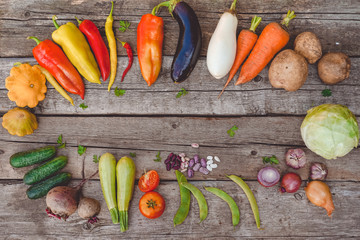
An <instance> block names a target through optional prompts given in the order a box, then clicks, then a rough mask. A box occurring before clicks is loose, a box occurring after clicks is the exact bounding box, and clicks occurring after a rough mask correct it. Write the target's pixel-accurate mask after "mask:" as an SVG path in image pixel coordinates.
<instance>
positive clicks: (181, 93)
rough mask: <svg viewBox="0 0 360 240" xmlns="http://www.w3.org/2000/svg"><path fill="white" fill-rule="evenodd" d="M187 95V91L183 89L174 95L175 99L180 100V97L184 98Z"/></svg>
mask: <svg viewBox="0 0 360 240" xmlns="http://www.w3.org/2000/svg"><path fill="white" fill-rule="evenodd" d="M186 94H188V91H186V90H185V88H181V89H180V91H179V92H178V93H177V94H176V98H180V97H181V96H185V95H186Z"/></svg>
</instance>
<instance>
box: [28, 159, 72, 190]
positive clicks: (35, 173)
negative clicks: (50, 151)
mask: <svg viewBox="0 0 360 240" xmlns="http://www.w3.org/2000/svg"><path fill="white" fill-rule="evenodd" d="M67 162H68V160H67V157H65V156H60V157H56V158H54V159H53V160H51V161H48V162H46V163H44V164H42V165H40V166H38V167H36V168H34V169H32V170H30V171H29V172H27V173H26V174H25V176H24V183H25V184H27V185H32V184H35V183H38V182H40V181H41V180H44V179H45V178H47V177H49V176H51V175H53V174H54V173H56V172H57V171H59V170H60V169H62V168H64V167H65V166H66V164H67Z"/></svg>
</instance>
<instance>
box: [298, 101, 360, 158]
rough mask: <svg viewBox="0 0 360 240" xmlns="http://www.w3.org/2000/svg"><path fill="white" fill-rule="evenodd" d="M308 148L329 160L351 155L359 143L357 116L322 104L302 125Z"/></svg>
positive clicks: (311, 110)
mask: <svg viewBox="0 0 360 240" xmlns="http://www.w3.org/2000/svg"><path fill="white" fill-rule="evenodd" d="M301 136H302V139H303V140H304V142H305V144H306V146H307V147H308V148H309V149H310V150H311V151H313V152H315V153H316V154H318V155H320V156H322V157H323V158H326V159H335V158H337V157H342V156H345V155H346V154H348V153H349V152H350V151H351V150H352V149H353V148H354V147H357V146H358V143H359V127H358V123H357V121H356V118H355V116H354V114H353V113H352V112H351V111H350V110H349V109H348V108H347V107H345V106H342V105H339V104H323V105H320V106H317V107H314V108H312V109H310V110H308V112H307V115H306V117H305V119H304V121H303V123H302V124H301Z"/></svg>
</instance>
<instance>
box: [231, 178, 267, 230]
mask: <svg viewBox="0 0 360 240" xmlns="http://www.w3.org/2000/svg"><path fill="white" fill-rule="evenodd" d="M227 177H228V178H230V179H231V180H233V181H234V182H235V183H236V184H237V185H239V186H240V187H241V188H242V190H243V191H244V192H245V194H246V196H247V198H248V200H249V202H250V206H251V209H252V211H253V213H254V217H255V222H256V226H257V228H258V229H261V228H260V214H259V208H258V205H257V203H256V199H255V196H254V194H253V193H252V191H251V189H250V188H249V186H248V185H247V184H246V183H245V182H244V181H243V180H242V179H241V178H240V177H238V176H235V175H230V176H227Z"/></svg>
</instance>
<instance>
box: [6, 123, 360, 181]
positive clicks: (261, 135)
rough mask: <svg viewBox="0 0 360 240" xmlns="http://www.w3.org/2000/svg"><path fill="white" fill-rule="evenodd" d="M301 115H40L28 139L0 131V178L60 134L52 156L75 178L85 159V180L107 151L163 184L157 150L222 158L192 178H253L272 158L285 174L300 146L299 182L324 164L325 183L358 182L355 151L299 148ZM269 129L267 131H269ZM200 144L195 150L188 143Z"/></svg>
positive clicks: (17, 172) (12, 175)
mask: <svg viewBox="0 0 360 240" xmlns="http://www.w3.org/2000/svg"><path fill="white" fill-rule="evenodd" d="M301 121H302V118H301V117H261V118H259V117H246V118H223V119H216V118H185V117H183V118H147V117H146V118H145V117H141V118H133V117H127V118H125V117H96V118H87V117H40V118H39V123H40V124H39V129H38V130H36V131H35V133H34V134H33V135H30V136H26V137H23V138H19V137H15V136H10V135H9V134H8V133H7V132H6V130H5V129H3V128H1V129H0V136H1V137H0V160H1V161H2V163H3V164H1V165H0V179H22V177H23V175H24V174H25V173H26V172H27V171H28V170H29V169H30V168H31V167H28V168H24V169H13V168H12V167H11V166H10V165H9V163H8V161H9V158H10V156H11V155H12V154H14V153H15V152H19V151H25V150H28V149H33V148H37V147H41V146H44V145H46V144H54V143H56V139H57V137H58V135H60V134H63V138H64V140H65V141H66V142H67V146H68V147H67V148H66V149H60V150H59V153H58V155H60V154H63V155H66V156H68V157H69V165H68V166H67V167H66V169H65V170H70V171H71V172H72V173H73V175H74V177H75V178H80V177H81V171H82V163H83V161H85V175H86V176H90V175H91V174H92V173H93V172H94V171H95V169H96V167H97V165H96V164H95V163H93V159H92V158H93V155H94V154H96V155H101V154H103V153H105V152H110V153H112V154H114V155H115V156H116V158H117V159H120V158H121V157H122V156H125V155H129V153H130V152H135V153H136V154H137V156H136V158H135V159H134V160H135V161H136V166H137V174H136V177H137V178H139V177H140V176H141V174H142V173H143V169H148V170H149V169H156V170H157V171H159V174H160V176H161V178H162V179H164V180H174V174H173V171H171V172H168V171H166V169H165V165H164V164H163V163H158V162H154V161H153V159H154V158H155V156H156V154H157V152H158V151H160V152H161V157H162V159H163V160H162V161H164V160H165V159H166V157H167V156H168V154H169V153H170V152H174V153H181V152H185V153H187V154H188V155H189V156H193V155H194V154H199V155H200V156H203V157H206V156H208V155H212V156H214V155H215V156H219V157H220V159H221V160H222V161H221V162H220V163H219V164H218V168H217V169H214V171H213V172H211V174H210V175H208V176H206V175H202V174H199V173H198V174H195V178H194V179H196V180H204V179H207V180H218V179H223V180H225V179H226V178H225V174H238V175H240V176H242V177H244V178H245V179H251V180H256V176H257V172H258V171H259V170H260V169H261V168H262V167H263V166H264V165H263V163H262V158H261V157H262V156H271V155H276V156H277V157H278V158H279V160H280V164H279V165H278V166H276V167H277V168H278V169H279V170H280V172H281V173H285V172H287V171H291V169H290V168H289V167H287V166H286V165H285V164H284V159H285V153H286V151H287V150H288V149H290V148H294V147H302V148H303V149H304V150H305V152H306V154H307V157H308V164H307V165H306V167H304V168H303V169H301V170H297V171H296V172H298V173H299V174H300V176H301V177H302V179H303V180H306V179H307V178H308V169H309V166H310V163H311V162H316V161H318V162H324V163H326V165H327V166H328V168H329V175H328V179H329V180H331V181H335V180H336V181H344V180H345V181H348V180H353V181H360V177H359V174H358V173H359V171H360V166H359V164H358V161H357V160H358V159H359V156H360V150H359V149H354V150H353V151H352V152H351V153H349V154H348V155H346V156H345V157H342V158H340V159H338V160H332V161H330V160H324V159H323V158H321V157H320V156H317V155H316V154H314V153H312V152H311V151H309V150H308V149H306V148H305V147H304V143H303V141H302V138H301V135H300V129H299V128H300V125H301ZM234 124H236V125H237V126H238V127H239V130H238V131H237V132H236V135H235V137H234V138H230V137H229V136H228V135H227V133H226V131H227V130H228V129H229V128H231V127H232V126H233V125H234ZM269 126H271V128H270V127H269ZM193 142H196V143H199V144H200V148H199V149H194V148H191V146H190V144H191V143H193ZM79 144H81V145H83V146H86V147H87V151H86V153H85V154H84V155H83V156H79V155H78V154H77V146H78V145H79Z"/></svg>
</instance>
